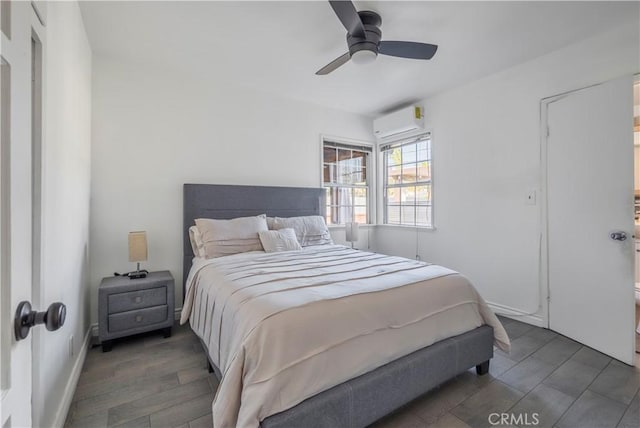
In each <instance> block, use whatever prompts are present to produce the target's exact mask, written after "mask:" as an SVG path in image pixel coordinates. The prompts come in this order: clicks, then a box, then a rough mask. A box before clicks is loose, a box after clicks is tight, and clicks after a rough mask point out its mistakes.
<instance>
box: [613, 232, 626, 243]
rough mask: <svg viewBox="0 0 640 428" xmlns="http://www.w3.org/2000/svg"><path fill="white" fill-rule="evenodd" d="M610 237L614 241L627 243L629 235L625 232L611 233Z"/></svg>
mask: <svg viewBox="0 0 640 428" xmlns="http://www.w3.org/2000/svg"><path fill="white" fill-rule="evenodd" d="M609 237H610V238H611V239H613V240H614V241H625V240H626V239H627V234H626V233H625V232H611V235H609Z"/></svg>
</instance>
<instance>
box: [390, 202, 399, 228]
mask: <svg viewBox="0 0 640 428" xmlns="http://www.w3.org/2000/svg"><path fill="white" fill-rule="evenodd" d="M387 223H391V224H400V206H399V205H388V206H387Z"/></svg>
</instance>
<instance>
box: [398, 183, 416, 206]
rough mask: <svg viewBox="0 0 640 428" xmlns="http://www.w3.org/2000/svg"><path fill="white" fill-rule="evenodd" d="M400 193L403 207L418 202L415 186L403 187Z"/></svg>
mask: <svg viewBox="0 0 640 428" xmlns="http://www.w3.org/2000/svg"><path fill="white" fill-rule="evenodd" d="M401 190H402V192H401V193H400V200H401V201H402V204H403V205H406V204H408V203H409V204H414V203H415V201H416V188H415V187H414V186H408V187H402V188H401Z"/></svg>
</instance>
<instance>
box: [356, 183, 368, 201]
mask: <svg viewBox="0 0 640 428" xmlns="http://www.w3.org/2000/svg"><path fill="white" fill-rule="evenodd" d="M367 193H368V192H367V188H366V187H356V188H354V189H353V197H354V205H367Z"/></svg>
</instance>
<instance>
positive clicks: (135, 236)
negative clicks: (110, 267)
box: [129, 231, 147, 262]
mask: <svg viewBox="0 0 640 428" xmlns="http://www.w3.org/2000/svg"><path fill="white" fill-rule="evenodd" d="M146 260H147V232H145V231H140V232H129V261H130V262H144V261H146Z"/></svg>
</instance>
